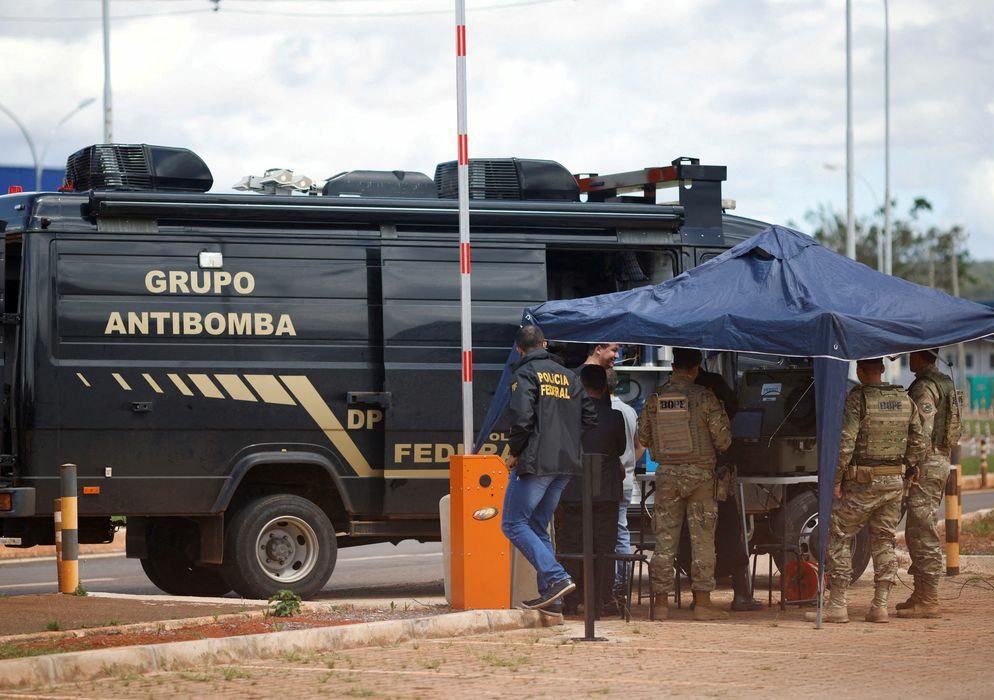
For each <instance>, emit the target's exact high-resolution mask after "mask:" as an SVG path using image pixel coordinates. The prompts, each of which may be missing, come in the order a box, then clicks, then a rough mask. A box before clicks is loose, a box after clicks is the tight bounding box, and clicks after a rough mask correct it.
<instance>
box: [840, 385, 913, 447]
mask: <svg viewBox="0 0 994 700" xmlns="http://www.w3.org/2000/svg"><path fill="white" fill-rule="evenodd" d="M859 390H860V391H861V392H862V394H863V419H862V423H861V425H860V429H859V436H858V437H857V439H856V449H855V451H854V452H853V463H854V464H857V465H865V466H875V465H885V464H893V465H897V464H900V463H901V461H902V460H903V459H904V454H905V451H906V450H907V447H908V424H909V423H910V422H911V417H912V415H913V408H912V406H911V398H910V397H909V396H908V395H907V393H905V391H904V389H903V388H902V387H899V386H895V385H893V384H884V385H882V386H862V387H860V388H859Z"/></svg>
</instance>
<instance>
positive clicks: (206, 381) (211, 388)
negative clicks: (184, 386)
mask: <svg viewBox="0 0 994 700" xmlns="http://www.w3.org/2000/svg"><path fill="white" fill-rule="evenodd" d="M190 381H191V382H193V384H194V386H196V387H197V388H198V389H200V393H201V394H203V395H204V396H205V397H206V398H208V399H223V398H224V394H222V393H221V390H220V389H218V388H217V385H216V384H215V383H214V382H212V381H211V378H210V377H208V376H207V375H206V374H191V375H190Z"/></svg>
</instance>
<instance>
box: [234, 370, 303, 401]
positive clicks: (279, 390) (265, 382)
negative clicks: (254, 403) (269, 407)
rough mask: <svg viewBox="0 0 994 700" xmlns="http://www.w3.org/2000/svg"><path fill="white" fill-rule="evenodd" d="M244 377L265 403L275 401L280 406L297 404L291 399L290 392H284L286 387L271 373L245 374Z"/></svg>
mask: <svg viewBox="0 0 994 700" xmlns="http://www.w3.org/2000/svg"><path fill="white" fill-rule="evenodd" d="M245 378H246V379H247V380H248V383H249V384H251V385H252V388H253V389H255V393H257V394H258V395H259V396H261V397H262V400H263V401H265V402H266V403H277V404H280V405H282V406H296V405H297V402H296V401H294V400H293V397H291V396H290V394H288V393H286V389H284V388H283V385H282V384H280V383H279V380H277V379H276V377H274V376H273V375H271V374H246V375H245Z"/></svg>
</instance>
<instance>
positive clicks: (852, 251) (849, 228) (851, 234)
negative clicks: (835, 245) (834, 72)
mask: <svg viewBox="0 0 994 700" xmlns="http://www.w3.org/2000/svg"><path fill="white" fill-rule="evenodd" d="M846 255H847V256H848V257H849V258H851V259H853V260H855V259H856V222H855V221H854V220H853V141H852V0H846Z"/></svg>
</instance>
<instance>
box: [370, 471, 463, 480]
mask: <svg viewBox="0 0 994 700" xmlns="http://www.w3.org/2000/svg"><path fill="white" fill-rule="evenodd" d="M383 476H384V477H385V478H387V479H448V478H449V470H448V469H388V470H386V471H385V472H383Z"/></svg>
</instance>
